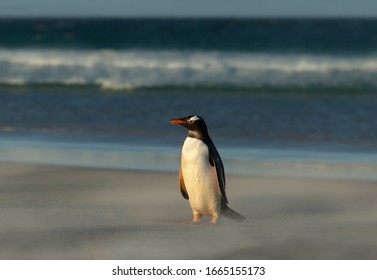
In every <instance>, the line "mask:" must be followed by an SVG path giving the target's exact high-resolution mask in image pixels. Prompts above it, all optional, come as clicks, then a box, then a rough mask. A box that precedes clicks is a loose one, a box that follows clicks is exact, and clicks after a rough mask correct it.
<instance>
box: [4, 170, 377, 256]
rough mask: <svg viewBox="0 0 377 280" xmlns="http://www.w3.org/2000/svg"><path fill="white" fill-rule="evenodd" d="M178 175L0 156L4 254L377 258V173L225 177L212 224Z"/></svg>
mask: <svg viewBox="0 0 377 280" xmlns="http://www.w3.org/2000/svg"><path fill="white" fill-rule="evenodd" d="M177 176H178V174H172V173H153V172H129V171H114V170H104V169H83V168H67V167H56V166H54V167H48V166H40V165H21V164H17V165H16V164H14V165H12V164H1V165H0V207H1V210H0V248H1V250H0V258H1V259H377V182H376V181H363V180H330V179H318V178H317V179H309V178H293V177H256V176H228V177H227V194H228V199H229V202H230V204H229V205H230V206H231V207H232V208H233V209H234V210H236V211H238V212H239V213H241V214H243V215H244V216H245V217H246V220H245V221H244V222H242V223H239V222H234V221H231V220H228V219H226V218H224V217H223V218H221V219H220V222H219V224H217V225H216V226H209V225H206V224H205V223H204V224H202V225H186V224H184V223H183V221H185V220H190V219H191V209H190V207H189V204H188V202H187V201H186V200H185V199H183V198H182V197H181V195H180V193H179V190H178V182H177V181H178V178H177ZM206 221H209V220H206Z"/></svg>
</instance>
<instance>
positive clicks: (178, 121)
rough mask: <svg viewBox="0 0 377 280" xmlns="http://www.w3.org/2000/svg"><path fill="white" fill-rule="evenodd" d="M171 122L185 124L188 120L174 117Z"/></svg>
mask: <svg viewBox="0 0 377 280" xmlns="http://www.w3.org/2000/svg"><path fill="white" fill-rule="evenodd" d="M170 123H172V124H185V123H186V122H185V121H183V120H180V119H173V120H170Z"/></svg>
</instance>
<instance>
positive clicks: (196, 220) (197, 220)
mask: <svg viewBox="0 0 377 280" xmlns="http://www.w3.org/2000/svg"><path fill="white" fill-rule="evenodd" d="M201 217H202V215H200V214H199V213H198V212H194V217H193V218H192V222H191V223H192V224H199V223H201V222H202V220H201V219H200V218H201Z"/></svg>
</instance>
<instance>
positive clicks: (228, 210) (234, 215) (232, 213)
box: [221, 203, 246, 222]
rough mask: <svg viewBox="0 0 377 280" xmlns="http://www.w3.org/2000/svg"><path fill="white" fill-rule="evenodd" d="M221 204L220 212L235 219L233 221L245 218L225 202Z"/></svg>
mask: <svg viewBox="0 0 377 280" xmlns="http://www.w3.org/2000/svg"><path fill="white" fill-rule="evenodd" d="M221 206H222V207H221V214H222V215H224V216H225V217H227V218H229V219H232V220H235V221H239V222H241V221H243V220H245V219H246V218H245V217H244V216H242V215H241V214H239V213H237V212H236V211H234V210H233V209H231V208H230V207H229V206H228V205H226V204H225V203H222V205H221Z"/></svg>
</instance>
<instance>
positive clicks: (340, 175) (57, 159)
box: [0, 133, 377, 181]
mask: <svg viewBox="0 0 377 280" xmlns="http://www.w3.org/2000/svg"><path fill="white" fill-rule="evenodd" d="M0 135H1V136H2V137H1V138H0V163H16V164H25V163H27V164H41V165H56V166H63V167H78V168H80V167H85V168H99V169H118V170H126V171H127V170H134V171H163V172H176V171H177V166H179V164H180V153H181V145H182V143H181V141H182V140H183V139H184V137H182V136H181V137H177V138H176V139H175V138H174V140H173V138H172V137H165V138H163V137H160V138H157V139H154V140H155V142H152V141H151V139H150V138H148V137H136V136H134V137H132V136H131V137H130V136H117V137H115V136H109V135H88V134H73V135H72V134H69V135H68V134H61V133H34V134H30V133H1V134H0ZM112 137H114V138H112ZM228 140H229V139H228ZM233 142H234V143H233ZM233 142H229V141H226V140H224V139H218V141H217V143H219V144H218V145H217V147H218V150H219V153H220V155H221V157H222V159H223V162H224V166H225V172H226V174H233V175H252V176H288V177H307V178H329V179H330V178H332V179H353V180H359V179H360V180H370V181H374V180H377V158H376V157H375V150H374V147H372V148H367V147H365V146H355V145H336V144H334V143H330V144H329V145H322V146H321V145H319V144H316V143H312V144H310V143H306V144H303V143H300V144H301V145H298V144H295V143H294V142H290V143H285V144H282V145H280V146H279V145H273V144H271V143H267V144H265V145H264V146H261V145H260V144H258V143H253V146H250V145H248V146H247V145H246V144H245V143H244V145H237V143H236V142H235V141H233ZM232 143H233V145H231V144H232ZM230 145H231V146H230Z"/></svg>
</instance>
